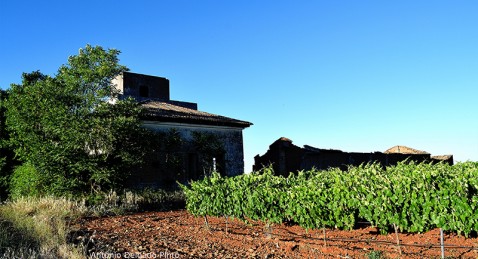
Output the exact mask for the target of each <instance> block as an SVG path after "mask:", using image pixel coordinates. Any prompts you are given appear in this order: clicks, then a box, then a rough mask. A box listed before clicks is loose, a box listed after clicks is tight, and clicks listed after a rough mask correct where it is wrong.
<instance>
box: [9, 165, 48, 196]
mask: <svg viewBox="0 0 478 259" xmlns="http://www.w3.org/2000/svg"><path fill="white" fill-rule="evenodd" d="M40 193H41V184H40V175H39V173H38V171H37V170H36V169H35V167H34V166H33V165H31V164H30V163H25V164H23V165H21V166H19V167H17V168H16V169H15V170H14V171H13V175H12V178H11V181H10V196H11V197H12V198H13V199H17V198H19V197H22V196H39V195H40Z"/></svg>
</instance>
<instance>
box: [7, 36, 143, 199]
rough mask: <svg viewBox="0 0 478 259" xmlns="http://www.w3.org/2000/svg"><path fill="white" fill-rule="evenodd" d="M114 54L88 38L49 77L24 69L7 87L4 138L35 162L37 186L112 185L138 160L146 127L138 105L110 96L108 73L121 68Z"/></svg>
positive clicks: (59, 190)
mask: <svg viewBox="0 0 478 259" xmlns="http://www.w3.org/2000/svg"><path fill="white" fill-rule="evenodd" d="M119 54H120V51H118V50H115V49H108V50H105V49H103V48H102V47H99V46H95V47H93V46H90V45H87V46H86V47H85V48H83V49H80V51H79V54H78V55H76V56H71V57H69V58H68V63H67V64H65V65H62V66H61V67H60V68H59V69H58V73H57V74H56V75H55V76H48V75H44V74H42V73H41V72H39V71H34V72H31V73H24V74H23V76H22V83H21V84H13V85H12V86H11V88H10V89H9V90H8V94H9V96H8V98H7V100H6V102H5V107H6V126H7V130H8V132H9V134H10V138H9V143H10V144H11V145H12V146H13V147H14V150H15V154H16V156H17V157H18V158H19V159H20V160H21V161H22V162H23V163H29V165H30V166H32V167H34V168H35V171H34V172H35V173H37V174H38V175H37V176H36V179H38V181H39V182H38V184H37V186H40V187H39V188H41V190H40V193H42V194H46V193H51V194H65V193H69V194H74V193H80V192H86V191H98V190H100V189H105V188H115V187H119V186H120V185H121V184H122V183H123V182H124V180H125V179H126V177H128V175H129V174H130V172H131V171H132V169H133V168H134V167H136V166H138V165H139V164H140V163H141V162H142V159H143V157H144V155H145V153H146V152H147V150H146V149H145V147H147V146H148V145H145V144H144V143H141V142H142V141H145V139H148V138H145V137H144V135H145V134H148V133H147V132H146V131H145V130H144V129H142V128H141V127H140V121H139V114H140V112H141V110H140V107H139V105H138V104H137V103H136V102H135V101H134V100H132V99H126V100H121V101H117V102H116V103H115V104H113V103H112V102H109V100H111V98H114V97H116V95H117V92H116V90H115V88H114V86H113V85H112V79H113V78H115V77H116V76H117V75H118V74H120V73H121V72H122V71H127V70H128V69H127V68H126V67H125V66H123V65H120V64H119V63H118V55H119ZM21 171H22V170H19V172H21ZM23 171H25V170H23ZM16 178H18V177H16ZM12 188H15V186H12Z"/></svg>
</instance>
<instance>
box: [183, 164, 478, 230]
mask: <svg viewBox="0 0 478 259" xmlns="http://www.w3.org/2000/svg"><path fill="white" fill-rule="evenodd" d="M181 187H182V189H183V190H184V192H185V195H186V199H187V200H186V208H187V210H188V211H189V212H190V213H191V214H193V215H195V216H204V217H205V220H206V223H207V216H219V217H225V220H226V224H227V220H228V218H229V217H233V218H237V219H240V220H244V221H248V220H260V221H263V222H265V223H266V226H272V225H273V224H275V223H276V224H280V223H294V224H298V225H300V226H301V227H303V228H305V229H306V230H307V229H321V228H323V229H325V228H338V229H346V230H349V229H353V228H354V227H355V226H356V225H357V224H358V222H363V221H367V222H370V223H371V224H372V226H376V227H377V228H378V229H379V230H380V232H382V233H387V232H389V231H390V230H395V231H396V232H407V233H423V232H425V231H428V230H431V229H434V228H442V229H443V230H445V231H449V232H456V233H458V234H464V235H465V236H469V235H470V234H472V233H476V231H477V230H478V162H465V163H458V164H456V165H452V166H451V165H448V164H442V163H440V164H427V163H420V164H415V163H413V162H411V163H407V162H403V163H399V164H398V165H396V166H392V167H387V168H382V167H381V166H380V165H378V164H368V165H363V166H359V167H349V168H348V170H346V171H341V170H339V169H329V170H326V171H318V170H311V171H302V172H298V173H294V174H290V175H289V176H288V177H282V176H275V175H274V173H273V171H272V169H271V168H265V169H263V170H261V171H259V172H254V173H251V174H245V175H240V176H236V177H222V176H220V175H219V174H218V173H213V174H212V175H211V176H210V177H206V178H204V179H203V180H200V181H195V182H192V183H191V184H190V185H189V186H181ZM226 226H227V225H226Z"/></svg>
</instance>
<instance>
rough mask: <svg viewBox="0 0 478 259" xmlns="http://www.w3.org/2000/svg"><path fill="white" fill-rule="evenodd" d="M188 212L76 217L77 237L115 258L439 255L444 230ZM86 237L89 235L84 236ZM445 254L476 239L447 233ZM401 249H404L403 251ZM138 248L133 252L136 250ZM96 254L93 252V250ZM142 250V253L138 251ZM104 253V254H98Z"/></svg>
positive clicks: (474, 253)
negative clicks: (389, 229) (328, 225)
mask: <svg viewBox="0 0 478 259" xmlns="http://www.w3.org/2000/svg"><path fill="white" fill-rule="evenodd" d="M208 222H209V229H208V228H207V227H206V225H205V221H204V218H202V217H201V218H195V217H193V216H192V215H190V214H189V213H188V212H187V211H184V210H179V211H171V212H145V213H138V214H133V215H126V216H115V217H103V218H89V219H83V220H81V222H78V227H79V228H80V229H81V230H80V231H79V232H77V233H83V234H82V236H79V237H77V238H76V239H77V240H80V239H83V240H86V241H87V242H88V240H89V242H90V245H91V243H93V244H94V245H93V246H90V248H92V249H90V252H95V253H96V255H97V256H98V252H103V257H104V256H105V255H110V256H112V255H114V256H116V258H120V257H121V258H127V257H129V258H132V257H133V256H136V257H135V258H140V257H143V258H368V256H369V255H371V253H372V252H373V251H382V258H384V257H386V258H440V256H441V251H440V246H439V245H440V231H439V230H438V229H435V230H432V231H429V232H427V233H423V234H406V233H399V234H398V239H399V240H400V244H401V246H400V248H399V247H398V246H397V236H396V234H395V233H390V234H387V235H381V234H379V233H378V232H377V229H376V228H374V227H364V228H360V229H357V230H353V231H341V230H335V229H326V231H325V234H326V239H327V240H326V244H325V243H324V239H323V238H324V232H323V230H309V231H308V232H306V231H305V230H304V229H302V228H301V227H299V226H287V225H285V224H282V225H273V226H272V228H271V229H270V230H269V231H267V229H266V228H265V226H264V224H263V223H261V222H252V223H249V224H248V223H244V222H242V221H239V220H232V219H229V220H228V222H227V224H226V219H225V218H216V217H208ZM86 237H87V238H86ZM444 238H445V256H446V257H453V258H456V257H460V258H476V257H478V238H476V237H473V238H465V237H464V236H458V235H456V234H449V233H446V234H445V235H444ZM400 251H401V254H400ZM133 253H135V254H133ZM92 255H95V254H92ZM138 255H139V256H138ZM98 257H99V258H101V257H100V256H98Z"/></svg>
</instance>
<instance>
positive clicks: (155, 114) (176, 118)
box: [141, 100, 252, 128]
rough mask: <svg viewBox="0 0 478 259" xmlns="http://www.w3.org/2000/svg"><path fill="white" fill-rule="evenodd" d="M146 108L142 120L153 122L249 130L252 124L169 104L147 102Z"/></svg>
mask: <svg viewBox="0 0 478 259" xmlns="http://www.w3.org/2000/svg"><path fill="white" fill-rule="evenodd" d="M141 106H142V107H143V108H144V112H143V114H142V118H143V119H145V120H152V121H164V122H179V123H190V124H200V125H217V126H231V127H240V128H247V127H249V126H251V125H252V123H250V122H247V121H241V120H236V119H232V118H228V117H225V116H221V115H216V114H211V113H207V112H203V111H198V110H194V109H190V108H186V107H182V106H178V105H175V104H172V103H168V102H161V101H152V100H150V101H145V102H142V103H141Z"/></svg>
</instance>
